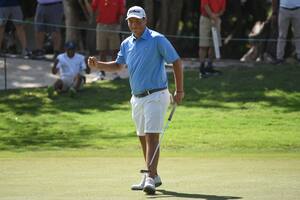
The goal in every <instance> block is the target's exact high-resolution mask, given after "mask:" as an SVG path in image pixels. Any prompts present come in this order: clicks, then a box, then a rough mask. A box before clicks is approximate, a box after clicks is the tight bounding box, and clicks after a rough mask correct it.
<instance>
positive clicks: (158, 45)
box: [88, 6, 184, 194]
mask: <svg viewBox="0 0 300 200" xmlns="http://www.w3.org/2000/svg"><path fill="white" fill-rule="evenodd" d="M126 19H127V23H128V27H129V29H130V30H131V32H132V35H131V36H129V37H128V38H126V39H125V40H124V41H123V42H122V44H121V48H120V51H119V53H118V57H117V59H116V60H115V61H111V62H102V61H98V60H97V59H96V58H95V57H90V58H89V60H88V64H89V66H90V67H92V68H96V69H99V70H105V71H117V70H121V69H122V68H123V67H124V65H127V66H128V71H129V76H130V77H129V81H130V86H131V93H132V97H131V105H132V117H133V120H134V122H135V125H136V132H137V135H138V136H139V140H140V143H141V147H142V151H143V155H144V159H145V163H146V165H147V169H148V170H149V174H145V175H144V176H143V179H142V181H141V183H140V184H138V185H133V186H132V188H131V189H133V190H144V191H145V192H146V193H147V194H154V193H155V191H156V189H155V187H156V186H159V185H161V179H160V178H159V176H158V171H157V165H158V160H159V152H158V153H157V154H155V155H154V151H155V148H156V147H157V145H158V142H159V135H160V133H161V132H162V131H163V130H162V129H163V124H164V116H165V114H166V111H167V108H168V105H169V103H170V94H169V91H168V79H167V75H166V71H165V65H164V63H165V62H167V63H172V64H173V69H174V70H173V73H174V80H175V88H176V92H175V94H174V101H175V102H176V103H180V102H181V101H182V99H183V97H184V91H183V66H182V62H181V59H180V57H179V56H178V54H177V52H176V50H175V49H174V47H173V46H172V45H171V43H170V42H169V41H168V40H167V39H166V38H165V37H164V36H163V35H161V34H160V33H158V32H155V31H153V30H150V29H148V28H147V26H146V24H147V19H146V14H145V11H144V9H143V8H141V7H139V6H134V7H131V8H130V9H129V10H128V12H127V18H126ZM152 157H154V159H153V162H152V163H151V164H150V161H151V159H152Z"/></svg>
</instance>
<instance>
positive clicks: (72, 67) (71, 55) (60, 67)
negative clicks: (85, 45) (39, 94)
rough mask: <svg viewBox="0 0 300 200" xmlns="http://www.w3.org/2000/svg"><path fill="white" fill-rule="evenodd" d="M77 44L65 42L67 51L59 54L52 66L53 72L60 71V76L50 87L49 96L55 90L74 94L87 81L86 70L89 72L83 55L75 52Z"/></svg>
mask: <svg viewBox="0 0 300 200" xmlns="http://www.w3.org/2000/svg"><path fill="white" fill-rule="evenodd" d="M75 50H76V45H75V43H74V42H67V43H66V44H65V53H62V54H59V55H58V56H57V58H56V60H55V62H54V65H53V67H52V73H53V74H57V73H58V72H59V75H60V78H59V79H58V80H56V82H55V83H54V86H50V87H48V96H49V97H51V96H53V93H54V91H56V92H58V93H61V92H66V91H69V93H70V95H71V96H73V95H74V94H75V93H76V92H77V91H78V90H80V89H82V87H83V84H84V83H85V76H84V72H86V73H89V68H87V67H86V62H85V59H84V56H83V55H80V54H78V53H75Z"/></svg>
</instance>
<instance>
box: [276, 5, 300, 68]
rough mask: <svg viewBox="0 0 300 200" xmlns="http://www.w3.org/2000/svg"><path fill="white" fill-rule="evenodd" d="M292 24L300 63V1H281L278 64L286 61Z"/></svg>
mask: <svg viewBox="0 0 300 200" xmlns="http://www.w3.org/2000/svg"><path fill="white" fill-rule="evenodd" d="M274 3H276V2H274ZM274 7H275V6H274ZM290 24H291V25H292V30H293V35H294V38H295V46H296V54H297V60H298V62H299V63H300V1H295V0H280V4H279V16H278V41H277V55H276V64H280V63H283V61H284V53H285V45H286V38H287V34H288V29H289V26H290Z"/></svg>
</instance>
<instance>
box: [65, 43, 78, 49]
mask: <svg viewBox="0 0 300 200" xmlns="http://www.w3.org/2000/svg"><path fill="white" fill-rule="evenodd" d="M65 48H66V49H70V50H75V49H76V44H75V43H74V42H72V41H69V42H66V43H65Z"/></svg>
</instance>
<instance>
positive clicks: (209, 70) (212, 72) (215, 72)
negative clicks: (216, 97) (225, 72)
mask: <svg viewBox="0 0 300 200" xmlns="http://www.w3.org/2000/svg"><path fill="white" fill-rule="evenodd" d="M205 72H206V73H207V74H210V75H212V76H217V75H221V74H222V72H221V71H219V70H215V69H214V68H213V67H207V68H205Z"/></svg>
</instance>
